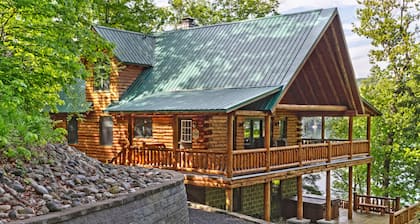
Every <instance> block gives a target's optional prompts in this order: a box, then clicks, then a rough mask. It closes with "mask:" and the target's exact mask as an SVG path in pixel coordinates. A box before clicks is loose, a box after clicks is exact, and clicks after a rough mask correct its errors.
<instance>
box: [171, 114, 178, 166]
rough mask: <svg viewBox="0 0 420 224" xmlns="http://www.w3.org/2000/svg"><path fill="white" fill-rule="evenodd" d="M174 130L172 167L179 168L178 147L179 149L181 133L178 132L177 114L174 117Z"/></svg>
mask: <svg viewBox="0 0 420 224" xmlns="http://www.w3.org/2000/svg"><path fill="white" fill-rule="evenodd" d="M172 132H173V133H172V153H173V158H172V167H173V168H175V169H177V168H178V154H177V149H178V138H179V134H178V117H177V116H176V115H174V116H173V117H172Z"/></svg>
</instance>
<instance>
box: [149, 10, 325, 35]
mask: <svg viewBox="0 0 420 224" xmlns="http://www.w3.org/2000/svg"><path fill="white" fill-rule="evenodd" d="M330 9H332V8H326V9H322V8H319V9H313V10H308V11H304V12H294V13H288V14H279V15H273V16H265V17H258V18H252V19H245V20H238V21H231V22H222V23H217V24H211V25H204V26H196V27H191V28H188V29H179V30H176V29H175V30H168V31H161V32H155V33H153V36H155V35H158V36H159V35H164V34H169V33H175V32H188V31H191V30H197V29H205V28H212V27H217V26H228V25H234V24H239V23H251V22H255V21H259V20H266V19H273V18H278V17H289V16H295V15H302V14H309V13H313V12H317V11H319V12H322V11H324V10H330Z"/></svg>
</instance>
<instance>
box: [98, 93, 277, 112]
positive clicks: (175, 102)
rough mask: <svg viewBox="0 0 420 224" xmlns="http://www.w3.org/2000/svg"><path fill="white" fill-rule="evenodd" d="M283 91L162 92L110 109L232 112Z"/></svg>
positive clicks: (117, 110) (126, 110) (109, 110)
mask: <svg viewBox="0 0 420 224" xmlns="http://www.w3.org/2000/svg"><path fill="white" fill-rule="evenodd" d="M279 91H280V90H279V89H278V88H276V87H265V88H241V89H211V90H191V91H174V92H160V93H157V94H153V95H150V96H146V97H138V98H135V99H134V100H132V101H130V102H129V103H125V104H118V105H114V106H110V107H108V108H107V109H106V111H108V112H156V111H159V112H173V111H194V112H202V111H206V112H227V113H229V112H231V111H233V110H236V109H239V108H240V107H242V106H244V104H248V103H250V102H255V101H258V100H260V99H262V98H264V97H266V96H267V95H270V96H272V95H273V93H278V92H279Z"/></svg>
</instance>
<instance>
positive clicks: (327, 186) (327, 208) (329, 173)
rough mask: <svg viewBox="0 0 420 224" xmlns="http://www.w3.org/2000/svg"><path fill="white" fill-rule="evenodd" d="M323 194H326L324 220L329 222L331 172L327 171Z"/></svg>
mask: <svg viewBox="0 0 420 224" xmlns="http://www.w3.org/2000/svg"><path fill="white" fill-rule="evenodd" d="M325 192H326V194H327V195H326V199H325V203H326V207H325V220H327V221H330V220H331V171H330V170H327V180H326V184H325Z"/></svg>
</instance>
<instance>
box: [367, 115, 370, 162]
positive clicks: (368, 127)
mask: <svg viewBox="0 0 420 224" xmlns="http://www.w3.org/2000/svg"><path fill="white" fill-rule="evenodd" d="M370 128H371V117H370V116H368V117H367V121H366V139H367V140H368V154H369V155H370Z"/></svg>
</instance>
